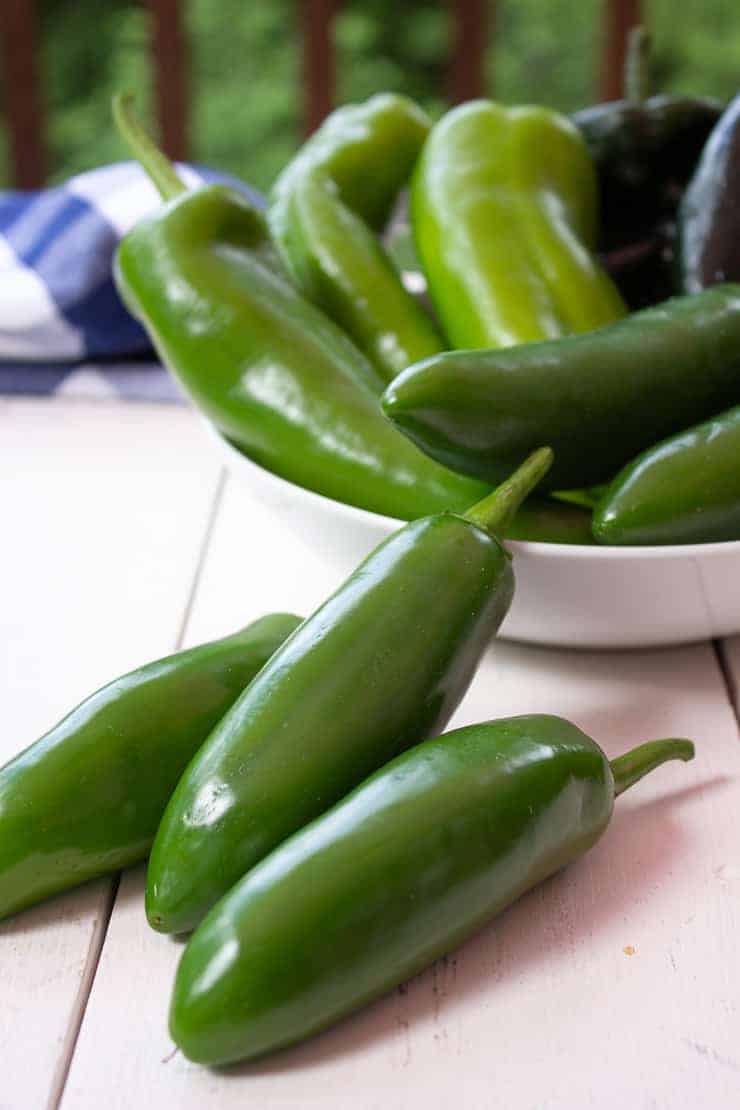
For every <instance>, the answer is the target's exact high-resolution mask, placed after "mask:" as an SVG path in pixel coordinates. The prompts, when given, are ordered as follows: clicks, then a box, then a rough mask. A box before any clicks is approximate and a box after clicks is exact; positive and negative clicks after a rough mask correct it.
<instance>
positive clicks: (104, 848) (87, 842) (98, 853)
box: [0, 613, 301, 918]
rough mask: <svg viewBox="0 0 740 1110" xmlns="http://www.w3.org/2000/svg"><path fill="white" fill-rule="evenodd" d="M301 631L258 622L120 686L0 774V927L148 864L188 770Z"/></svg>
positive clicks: (81, 708)
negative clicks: (45, 902)
mask: <svg viewBox="0 0 740 1110" xmlns="http://www.w3.org/2000/svg"><path fill="white" fill-rule="evenodd" d="M300 623H301V618H300V617H294V616H292V615H291V614H289V613H277V614H273V615H271V616H268V617H262V618H261V619H260V620H258V621H254V623H252V624H250V625H247V627H246V628H243V629H242V630H241V631H240V632H237V633H235V634H234V635H233V636H227V637H225V638H224V639H222V640H215V641H213V642H212V643H208V644H201V645H200V646H199V647H194V648H190V649H189V650H188V651H180V652H177V654H175V655H170V656H168V657H167V658H166V659H159V660H157V662H155V663H148V664H147V665H146V666H144V667H139V668H138V669H137V670H135V671H131V672H130V673H129V674H126V675H123V676H122V677H121V678H116V679H114V680H113V682H110V683H108V685H107V686H104V687H103V688H102V689H101V690H98V691H97V693H95V694H92V695H91V696H90V697H89V698H86V699H85V701H83V702H82V703H81V704H80V705H78V706H77V708H76V709H73V710H72V712H71V713H69V714H68V715H67V716H66V717H65V718H64V719H63V720H62V721H60V722H59V724H58V725H56V726H55V727H54V728H53V729H51V731H50V732H47V733H46V735H45V736H42V737H41V739H40V740H37V741H36V743H35V744H32V745H31V746H30V747H29V748H26V750H25V751H23V752H21V753H20V755H17V756H16V757H15V759H13V760H11V761H10V763H8V764H6V765H5V767H3V768H2V769H0V918H3V917H7V916H8V915H9V914H12V913H16V912H17V911H18V910H21V909H23V908H24V907H26V906H31V905H33V904H34V903H36V902H39V901H41V900H42V899H43V898H47V897H49V895H51V894H57V893H58V892H59V891H62V890H68V889H69V888H70V887H73V886H77V885H78V884H79V883H82V882H84V881H85V880H86V879H92V878H95V877H96V876H98V875H106V874H109V873H110V872H112V871H118V870H119V869H120V868H122V867H128V866H130V865H131V864H133V863H136V862H137V861H138V860H142V859H144V858H145V857H146V855H147V854H148V852H149V847H150V845H151V842H152V839H153V837H154V833H155V832H156V829H157V825H158V824H159V821H160V818H161V816H162V813H163V811H164V808H165V806H166V804H167V802H168V800H169V797H170V795H171V794H172V791H173V790H174V789H175V785H176V783H177V780H178V779H179V778H180V775H181V774H182V772H183V771H184V770H185V768H186V766H187V765H188V763H189V761H190V760H191V758H192V757H193V755H195V753H196V751H197V750H198V748H199V747H200V745H201V744H202V743H203V741H204V740H205V739H206V738H207V736H208V735H209V733H210V732H211V730H212V729H213V728H214V727H215V725H216V724H217V723H218V721H219V720H220V719H221V718H222V717H223V715H224V713H226V711H227V710H228V709H229V708H230V707H231V705H232V704H233V703H234V702H235V701H236V699H237V698H238V697H239V695H240V694H241V693H242V691H243V690H244V687H245V686H246V685H247V684H248V683H249V682H251V681H252V679H253V678H254V676H255V675H256V674H257V673H258V672H259V671H260V670H261V669H262V667H263V666H264V664H265V663H266V662H267V661H268V659H269V658H270V656H271V655H272V654H273V653H274V652H275V651H276V650H277V648H278V647H280V645H281V644H282V643H283V641H284V640H286V639H287V637H288V636H290V634H291V633H292V632H294V631H295V629H296V628H297V627H298V626H299V624H300Z"/></svg>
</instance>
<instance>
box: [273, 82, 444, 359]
mask: <svg viewBox="0 0 740 1110" xmlns="http://www.w3.org/2000/svg"><path fill="white" fill-rule="evenodd" d="M428 130H429V119H428V117H427V116H426V115H425V113H424V112H422V111H421V109H420V108H419V107H418V106H417V105H416V104H414V103H413V101H411V100H409V99H408V98H407V97H404V96H397V95H395V94H393V93H383V94H381V95H379V96H374V97H372V98H371V99H370V100H368V101H367V102H366V103H364V104H354V105H347V106H345V107H343V108H340V109H338V110H337V111H336V112H333V113H332V114H331V115H330V116H329V117H328V119H327V120H326V122H325V123H324V124H323V125H322V126H321V127H320V128H319V130H318V131H317V132H316V133H315V134H314V135H313V136H312V137H311V138H310V139H309V141H308V142H307V143H306V144H305V146H303V147H302V149H301V150H300V151H299V153H298V155H297V156H296V157H295V158H294V159H293V161H292V162H290V163H289V164H288V166H287V167H286V169H285V170H284V171H283V172H282V173H281V175H280V177H279V178H278V180H277V181H276V183H275V186H274V188H273V190H272V194H271V198H270V209H269V221H270V227H271V230H272V233H273V237H274V239H275V242H276V244H277V246H278V248H279V250H280V252H281V255H282V258H283V261H284V263H285V265H286V267H287V269H288V271H289V273H290V275H291V277H292V278H293V279H294V281H295V282H296V283H297V285H298V287H299V289H300V290H301V292H302V293H303V294H304V295H305V296H306V297H307V298H308V299H309V300H310V301H312V302H313V303H314V304H317V305H319V306H320V307H321V308H322V309H323V310H324V311H325V312H326V313H327V314H328V315H329V316H330V317H331V318H332V319H333V320H335V321H336V322H337V323H338V324H340V325H341V326H342V327H343V328H344V330H345V331H346V332H347V333H348V334H349V335H350V336H351V337H352V338H353V339H354V341H355V342H356V343H357V345H358V346H359V347H360V349H361V350H363V351H364V352H365V353H366V354H367V356H368V357H369V358H370V359H371V360H372V361H373V363H374V364H375V366H376V368H377V370H378V371H379V373H380V374H381V376H382V377H383V378H385V379H386V380H391V379H392V378H394V377H395V375H396V374H397V373H398V372H399V371H400V370H403V369H404V368H405V367H406V366H408V365H410V363H412V362H417V361H418V360H419V359H422V358H428V357H429V356H430V355H433V354H435V353H436V352H437V351H441V350H442V349H443V343H442V340H441V338H440V336H439V335H438V334H437V331H436V329H435V327H434V325H433V324H432V322H431V320H430V318H429V316H428V315H427V313H426V312H425V311H424V310H423V309H422V308H421V306H420V305H419V304H418V302H417V301H416V300H415V299H414V298H413V297H412V296H411V295H410V294H409V293H407V292H406V290H405V288H404V286H403V284H402V282H401V279H400V276H399V273H398V271H397V270H396V268H395V266H394V265H393V263H392V261H391V259H390V257H389V256H388V255H387V254H386V252H385V250H384V249H383V247H382V246H381V244H380V242H379V240H378V238H377V236H376V234H375V233H376V232H377V231H379V230H381V228H382V227H383V225H384V224H385V222H386V220H387V218H388V215H389V213H390V210H391V207H392V205H393V202H394V200H395V198H396V196H397V194H398V192H399V190H400V189H401V188H402V186H403V185H405V184H406V182H407V180H408V178H409V177H410V175H411V170H412V168H413V165H414V162H415V161H416V158H417V156H418V154H419V150H420V149H421V146H422V143H423V142H424V139H425V137H426V135H427V132H428Z"/></svg>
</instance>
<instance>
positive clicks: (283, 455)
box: [116, 186, 487, 520]
mask: <svg viewBox="0 0 740 1110" xmlns="http://www.w3.org/2000/svg"><path fill="white" fill-rule="evenodd" d="M116 279H117V284H118V287H119V290H120V291H121V293H122V295H123V297H124V299H125V301H126V304H127V305H128V307H129V308H130V309H131V311H132V312H133V313H134V315H136V316H137V317H138V318H139V319H140V320H141V321H142V323H143V324H144V326H145V327H146V329H147V331H148V332H149V335H150V337H151V339H152V342H153V343H154V345H155V347H156V348H157V350H158V352H159V354H160V355H161V357H162V359H163V360H164V361H165V362H166V363H167V365H168V366H169V367H170V369H171V370H172V371H173V373H174V374H175V376H176V377H177V378H178V380H179V381H180V383H181V384H182V385H183V386H184V388H185V390H186V391H187V392H188V394H189V395H190V397H191V398H192V399H193V401H194V402H195V404H196V405H197V406H198V407H199V408H200V409H201V410H202V411H203V412H204V413H205V414H206V416H208V417H209V418H210V419H211V420H212V421H213V423H214V424H215V425H216V427H217V428H218V429H219V430H220V431H221V432H222V433H223V434H224V435H225V436H227V437H228V438H229V439H230V440H232V441H233V442H234V443H235V444H236V445H237V446H238V447H240V448H241V449H242V450H243V451H244V452H245V454H247V455H248V456H249V457H250V458H252V459H254V461H255V462H257V463H259V464H260V465H261V466H264V467H265V468H266V469H268V470H271V471H273V473H275V474H279V475H280V476H281V477H283V478H287V479H288V480H289V481H291V482H295V483H296V484H297V485H300V486H304V487H306V488H307V489H312V490H315V491H316V492H318V493H322V494H324V495H325V496H327V497H332V498H334V499H335V500H337V501H344V502H346V503H347V504H349V505H357V506H359V507H360V508H363V509H370V510H372V511H374V512H378V513H382V514H384V515H387V516H392V517H398V518H400V519H402V520H408V519H413V518H415V517H418V516H423V515H424V514H426V513H431V512H438V511H440V510H442V509H452V510H463V509H465V508H467V506H468V505H470V504H472V503H473V502H475V501H477V500H479V499H480V498H481V497H482V496H484V494H485V493H486V492H487V489H486V487H484V486H482V485H481V484H480V483H478V482H471V481H470V480H469V479H466V478H462V477H460V475H456V474H452V473H450V472H449V471H447V470H445V469H444V468H443V467H440V466H438V465H437V464H435V463H432V462H431V461H430V460H429V459H427V458H425V457H424V455H422V453H421V452H420V451H418V450H417V449H416V448H415V447H413V446H412V445H411V444H409V443H408V442H406V441H405V440H404V437H403V436H402V435H400V434H399V433H398V432H397V431H396V429H394V428H393V427H392V425H390V424H389V422H388V421H387V420H386V419H385V418H384V416H383V414H382V412H381V411H380V407H379V404H378V397H379V395H380V393H381V392H382V390H383V381H382V379H381V378H380V377H379V376H378V375H377V374H376V372H375V370H374V369H373V368H372V366H371V365H370V363H369V362H368V361H367V360H366V359H365V357H364V356H363V355H362V353H361V352H360V351H359V350H357V348H356V347H354V345H353V344H352V343H351V342H350V341H349V339H347V337H346V336H345V335H344V334H343V333H342V332H341V331H340V329H339V328H338V327H337V326H336V325H335V324H334V323H332V321H331V320H329V319H328V317H326V316H325V315H324V314H323V313H322V312H321V311H320V309H318V308H316V307H315V306H314V305H312V304H309V302H308V301H306V300H305V299H304V298H303V297H302V296H301V294H300V293H299V292H298V291H297V290H296V289H295V288H294V287H293V286H292V285H291V284H290V283H289V282H288V281H287V279H285V278H284V277H282V276H281V275H280V274H279V273H278V272H276V271H275V269H274V267H273V265H272V258H271V250H270V248H269V242H268V239H267V232H266V228H265V226H264V222H263V220H262V218H261V216H260V214H259V213H258V212H257V211H256V210H255V209H254V208H252V207H251V206H250V205H249V203H248V202H247V201H246V200H245V199H244V198H243V197H242V196H240V195H239V194H237V193H235V192H233V191H232V190H230V189H228V188H226V187H224V186H207V187H204V188H202V189H197V190H194V191H193V192H189V193H184V194H183V195H181V196H180V197H177V198H176V199H175V200H172V201H170V202H169V203H167V204H165V205H163V206H162V208H161V209H160V210H159V211H158V212H157V213H156V214H155V215H153V216H152V217H150V218H149V219H147V220H143V221H141V222H140V223H139V224H137V226H136V227H135V228H134V229H133V231H131V232H130V233H129V234H128V235H127V236H126V237H125V238H124V240H123V241H122V243H121V245H120V247H119V249H118V254H117V259H116Z"/></svg>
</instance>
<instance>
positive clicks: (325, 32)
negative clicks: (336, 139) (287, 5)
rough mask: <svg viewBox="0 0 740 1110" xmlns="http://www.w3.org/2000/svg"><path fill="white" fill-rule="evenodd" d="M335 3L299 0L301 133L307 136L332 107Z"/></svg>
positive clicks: (334, 81) (330, 0)
mask: <svg viewBox="0 0 740 1110" xmlns="http://www.w3.org/2000/svg"><path fill="white" fill-rule="evenodd" d="M338 6H339V0H300V5H299V8H300V16H301V41H302V44H303V130H304V133H305V134H306V135H310V134H311V132H312V131H315V130H316V128H317V127H319V126H320V124H321V123H322V122H323V120H324V119H325V117H326V116H328V114H329V112H330V111H331V110H332V108H333V106H334V99H335V96H336V83H337V75H336V56H335V51H334V36H333V33H332V23H333V20H334V15H335V13H336V10H337V7H338Z"/></svg>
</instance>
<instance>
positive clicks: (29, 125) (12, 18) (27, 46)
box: [0, 0, 46, 189]
mask: <svg viewBox="0 0 740 1110" xmlns="http://www.w3.org/2000/svg"><path fill="white" fill-rule="evenodd" d="M34 16H35V12H34V5H33V0H2V17H1V18H0V51H1V52H2V74H3V94H4V100H5V108H6V113H7V121H8V130H9V133H10V163H11V166H12V168H13V184H14V185H15V186H16V187H17V188H19V189H37V188H39V187H40V186H42V185H43V184H44V182H45V180H46V148H45V145H44V112H43V107H42V97H41V86H40V79H39V71H38V66H37V55H36V41H35V40H36V27H35V18H34Z"/></svg>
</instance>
